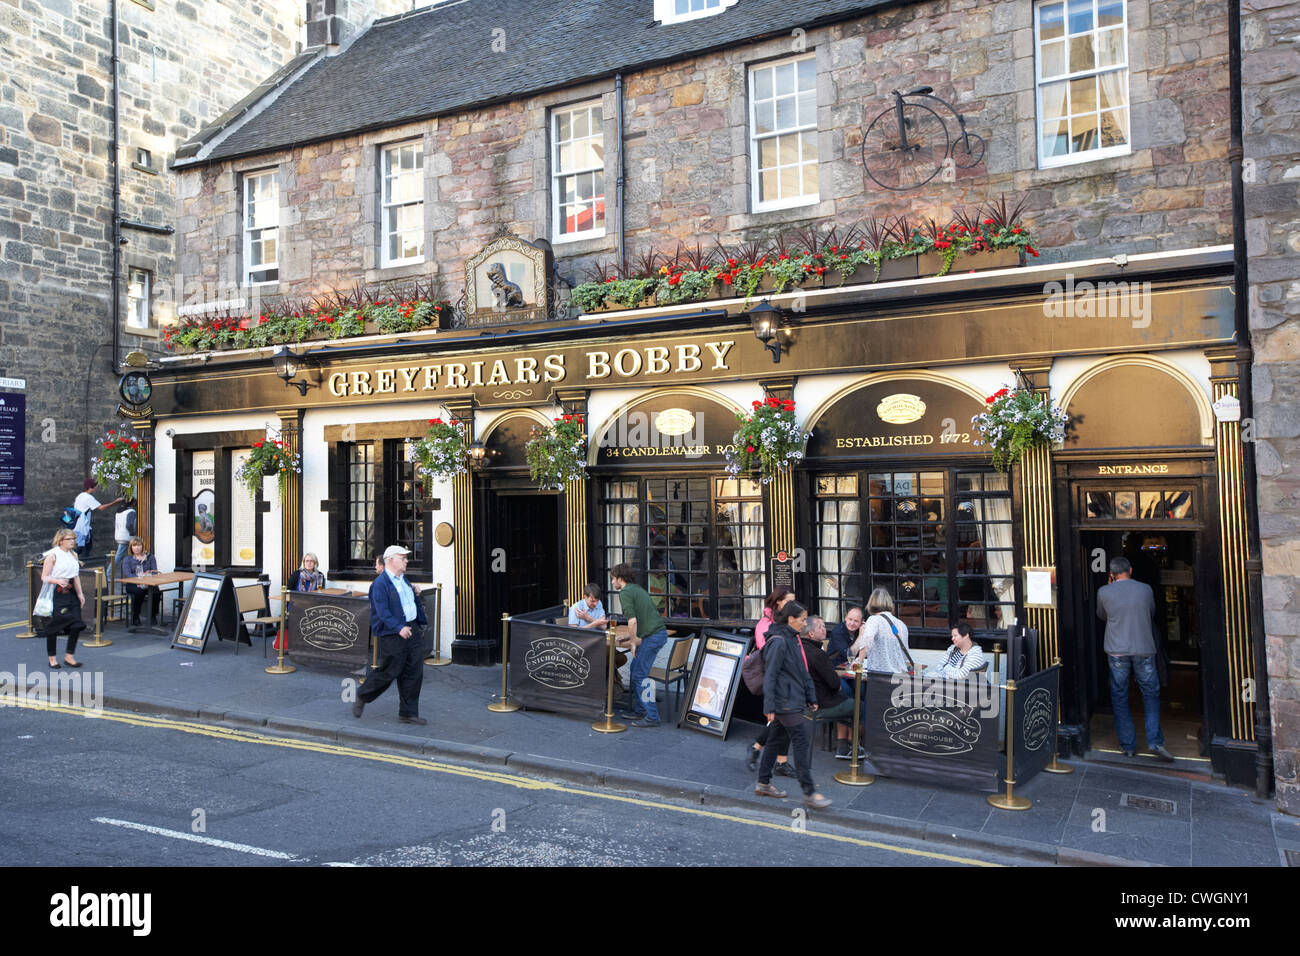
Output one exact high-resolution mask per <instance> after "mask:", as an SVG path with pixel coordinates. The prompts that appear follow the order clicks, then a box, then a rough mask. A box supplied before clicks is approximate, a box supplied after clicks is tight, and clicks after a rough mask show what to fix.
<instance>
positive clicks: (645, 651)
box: [609, 564, 668, 727]
mask: <svg viewBox="0 0 1300 956" xmlns="http://www.w3.org/2000/svg"><path fill="white" fill-rule="evenodd" d="M609 576H610V579H611V581H612V582H613V585H614V590H615V591H617V592H618V598H619V603H620V605H621V606H622V608H623V613H624V614H625V615H627V625H628V631H629V632H630V633H631V634H632V646H633V647H634V648H636V657H634V658H633V659H632V670H631V673H630V675H629V677H630V684H631V691H632V693H633V694H635V695H636V696H635V697H634V698H633V702H632V706H631V707H630V708H628V709H627V710H626V712H625V713H622V714H621V716H624V717H628V718H632V726H633V727H658V726H659V707H658V705H656V703H655V682H654V681H652V680H651V679H650V668H651V667H652V666H653V665H654V662H655V655H657V654H658V653H659V649H660V648H661V647H663V646H664V644H665V643H667V641H668V630H667V628H665V627H664V619H663V618H662V617H660V616H659V611H658V610H657V609H656V608H655V605H654V601H653V600H651V598H650V595H649V594H647V593H646V590H645V588H643V587H641V586H640V585H638V584H635V583H633V578H634V577H635V576H636V572H635V571H634V570H633V569H632V568H631V566H629V565H627V564H617V565H615V566H614V567H613V568H611V569H610V572H609Z"/></svg>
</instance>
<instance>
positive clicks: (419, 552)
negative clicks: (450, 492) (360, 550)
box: [384, 438, 427, 570]
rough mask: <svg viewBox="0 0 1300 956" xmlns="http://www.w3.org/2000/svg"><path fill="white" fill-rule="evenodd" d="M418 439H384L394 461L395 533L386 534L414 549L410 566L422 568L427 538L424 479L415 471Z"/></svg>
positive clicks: (389, 470) (393, 500) (389, 471)
mask: <svg viewBox="0 0 1300 956" xmlns="http://www.w3.org/2000/svg"><path fill="white" fill-rule="evenodd" d="M416 441H417V440H416V439H414V438H402V439H396V440H392V441H388V442H386V443H385V445H386V447H385V452H386V457H387V458H388V460H389V461H392V462H393V466H392V467H390V468H389V469H388V474H389V476H390V488H391V492H390V500H391V501H392V503H393V507H392V515H393V519H392V533H391V534H390V535H388V536H387V537H385V539H384V541H385V547H387V545H388V544H389V543H391V544H400V545H401V546H402V547H404V548H406V549H407V550H408V551H410V552H411V554H410V557H409V558H408V559H407V566H408V567H409V568H411V569H412V570H416V569H423V568H425V567H426V564H427V555H426V549H425V542H424V501H425V494H424V482H423V481H421V480H420V478H419V477H418V476H417V475H416V473H415V457H414V452H413V449H414V448H415V444H416Z"/></svg>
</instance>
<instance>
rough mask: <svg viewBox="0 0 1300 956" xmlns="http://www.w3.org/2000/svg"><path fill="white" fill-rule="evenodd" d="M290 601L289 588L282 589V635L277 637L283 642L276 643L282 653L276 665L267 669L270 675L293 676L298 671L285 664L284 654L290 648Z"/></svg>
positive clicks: (277, 658)
mask: <svg viewBox="0 0 1300 956" xmlns="http://www.w3.org/2000/svg"><path fill="white" fill-rule="evenodd" d="M288 600H289V590H288V589H287V588H281V589H280V627H279V628H278V630H279V632H280V633H279V634H278V635H276V636H277V637H279V638H281V640H279V641H276V643H277V644H279V645H280V653H279V655H278V656H277V657H276V659H275V663H274V664H272V665H271V666H270V667H268V668H267V669H266V672H267V673H268V674H292V673H293V672H294V671H296V670H297V669H298V668H296V667H294V666H293V665H292V664H286V663H285V662H284V652H285V650H286V649H287V648H288V646H289V628H288V626H287V625H288V623H289V605H288V604H287V603H286V602H287V601H288Z"/></svg>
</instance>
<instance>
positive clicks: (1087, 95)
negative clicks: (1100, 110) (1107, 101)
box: [1070, 76, 1097, 115]
mask: <svg viewBox="0 0 1300 956" xmlns="http://www.w3.org/2000/svg"><path fill="white" fill-rule="evenodd" d="M1096 108H1097V78H1096V77H1095V76H1085V77H1083V78H1082V79H1078V80H1071V81H1070V112H1071V113H1074V114H1076V115H1077V114H1079V113H1090V112H1092V111H1093V110H1095V109H1096Z"/></svg>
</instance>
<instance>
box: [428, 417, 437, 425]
mask: <svg viewBox="0 0 1300 956" xmlns="http://www.w3.org/2000/svg"><path fill="white" fill-rule="evenodd" d="M435 421H437V419H434V418H430V419H429V424H430V425H432V424H433V423H434V422H435Z"/></svg>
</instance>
